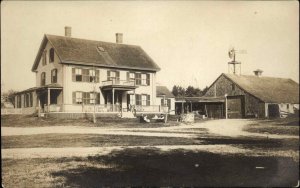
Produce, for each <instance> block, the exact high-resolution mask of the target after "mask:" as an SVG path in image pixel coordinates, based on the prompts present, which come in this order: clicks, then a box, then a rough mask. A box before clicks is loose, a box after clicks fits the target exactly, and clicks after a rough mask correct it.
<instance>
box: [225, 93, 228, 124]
mask: <svg viewBox="0 0 300 188" xmlns="http://www.w3.org/2000/svg"><path fill="white" fill-rule="evenodd" d="M227 118H228V113H227V94H225V119H227Z"/></svg>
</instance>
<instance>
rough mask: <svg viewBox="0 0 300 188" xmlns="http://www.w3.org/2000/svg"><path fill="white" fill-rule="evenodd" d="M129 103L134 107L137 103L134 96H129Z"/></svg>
mask: <svg viewBox="0 0 300 188" xmlns="http://www.w3.org/2000/svg"><path fill="white" fill-rule="evenodd" d="M127 103H129V104H131V105H134V104H135V101H134V95H133V94H127Z"/></svg>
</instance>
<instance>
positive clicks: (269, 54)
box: [1, 1, 299, 91]
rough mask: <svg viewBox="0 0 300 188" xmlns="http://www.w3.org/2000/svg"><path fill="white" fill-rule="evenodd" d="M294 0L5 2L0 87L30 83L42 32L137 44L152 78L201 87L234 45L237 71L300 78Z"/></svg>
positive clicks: (221, 65)
mask: <svg viewBox="0 0 300 188" xmlns="http://www.w3.org/2000/svg"><path fill="white" fill-rule="evenodd" d="M298 10H299V3H298V2H297V1H285V2H284V1H265V2H264V1H254V2H252V1H122V2H121V1H112V2H109V1H72V2H71V1H60V2H58V1H57V2H54V1H43V2H42V1H4V2H1V88H2V89H3V90H4V91H5V90H9V89H13V90H17V91H21V90H24V89H27V88H30V87H34V86H35V83H36V82H35V73H33V72H31V67H32V65H33V62H34V60H35V57H36V55H37V52H38V49H39V46H40V44H41V41H42V39H43V35H44V34H53V35H61V36H63V35H64V27H65V26H71V27H72V37H75V38H85V39H91V40H99V41H106V42H115V33H118V32H120V33H123V43H125V44H134V45H139V46H141V47H142V48H143V49H144V50H145V51H146V53H147V54H148V55H149V56H150V57H151V58H152V59H153V60H154V61H155V62H156V63H157V64H158V65H159V66H160V68H161V71H159V72H158V73H157V83H158V84H160V85H166V86H167V87H168V88H169V89H171V88H172V86H173V85H181V86H183V87H187V86H188V85H192V86H194V87H199V88H201V89H202V88H204V87H205V86H209V85H211V84H212V82H213V81H214V80H215V79H216V78H217V77H218V76H219V75H220V74H221V73H227V72H228V64H227V63H228V62H229V61H231V59H230V58H229V57H228V50H229V49H230V48H231V47H234V48H235V49H236V50H237V51H244V52H246V53H241V54H239V53H237V54H236V60H238V61H240V62H241V63H242V64H241V65H242V67H241V68H242V74H245V75H253V70H255V69H258V68H259V69H262V70H263V71H264V72H263V76H271V77H283V78H291V79H293V80H295V81H296V82H298V83H299V12H298Z"/></svg>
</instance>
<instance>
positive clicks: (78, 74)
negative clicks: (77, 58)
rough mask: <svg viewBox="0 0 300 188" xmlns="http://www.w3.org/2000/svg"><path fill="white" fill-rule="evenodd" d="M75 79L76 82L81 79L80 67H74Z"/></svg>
mask: <svg viewBox="0 0 300 188" xmlns="http://www.w3.org/2000/svg"><path fill="white" fill-rule="evenodd" d="M75 80H76V82H81V81H82V71H81V69H75Z"/></svg>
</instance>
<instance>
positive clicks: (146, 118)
mask: <svg viewBox="0 0 300 188" xmlns="http://www.w3.org/2000/svg"><path fill="white" fill-rule="evenodd" d="M141 118H142V120H143V121H144V122H146V123H150V119H149V118H148V115H143V114H142V116H141ZM152 119H153V120H156V121H163V120H164V119H165V116H164V115H163V114H161V115H160V116H157V115H154V117H153V118H152Z"/></svg>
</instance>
